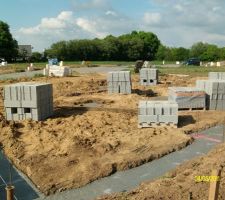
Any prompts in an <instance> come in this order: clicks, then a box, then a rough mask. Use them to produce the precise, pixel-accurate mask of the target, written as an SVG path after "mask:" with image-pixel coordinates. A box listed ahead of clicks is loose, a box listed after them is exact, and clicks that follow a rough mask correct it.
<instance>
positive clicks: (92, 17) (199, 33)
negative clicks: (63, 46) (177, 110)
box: [14, 0, 225, 50]
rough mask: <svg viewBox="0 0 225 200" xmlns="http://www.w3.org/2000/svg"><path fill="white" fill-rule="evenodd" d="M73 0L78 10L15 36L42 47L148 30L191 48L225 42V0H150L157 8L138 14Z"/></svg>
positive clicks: (106, 2)
mask: <svg viewBox="0 0 225 200" xmlns="http://www.w3.org/2000/svg"><path fill="white" fill-rule="evenodd" d="M72 1H73V2H74V8H75V9H74V10H75V11H73V12H72V11H62V12H61V13H59V15H58V16H55V17H43V18H42V19H41V20H40V23H39V24H37V25H35V26H33V27H22V28H20V29H19V30H18V31H17V32H15V34H14V35H15V37H16V39H18V41H19V43H27V44H32V45H33V46H34V47H35V49H38V50H42V49H43V48H44V47H48V46H50V45H51V44H52V43H53V42H57V41H59V40H70V39H83V38H95V37H99V38H102V37H104V36H106V35H107V34H112V35H120V34H124V33H128V32H130V31H132V30H145V31H151V32H154V33H156V34H157V35H158V37H159V39H160V40H161V41H162V43H164V44H166V45H173V46H186V47H188V46H191V45H192V44H193V43H194V42H197V41H203V40H204V41H206V42H211V43H216V44H219V45H225V38H224V37H225V36H224V35H225V26H224V25H223V24H224V20H223V19H224V15H225V1H224V0H213V1H212V0H204V3H202V1H199V0H192V1H190V0H173V1H172V2H173V4H172V5H171V2H170V1H168V0H151V3H152V2H154V6H153V7H154V9H152V7H149V9H148V8H146V9H145V12H143V10H138V8H137V9H136V15H135V17H134V16H133V15H132V13H130V14H129V12H127V13H128V14H127V15H128V16H126V15H125V14H124V13H121V12H119V11H118V10H116V9H114V8H113V7H112V6H111V4H110V1H112V0H72ZM143 1H144V0H143ZM140 2H141V0H140ZM130 3H131V4H132V1H131V2H130ZM143 13H144V14H143ZM138 16H139V17H138ZM140 16H141V17H140Z"/></svg>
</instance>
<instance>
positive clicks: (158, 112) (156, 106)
mask: <svg viewBox="0 0 225 200" xmlns="http://www.w3.org/2000/svg"><path fill="white" fill-rule="evenodd" d="M177 124H178V104H177V103H176V102H171V101H139V106H138V128H147V127H160V126H172V127H177Z"/></svg>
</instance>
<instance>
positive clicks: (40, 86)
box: [4, 82, 53, 121]
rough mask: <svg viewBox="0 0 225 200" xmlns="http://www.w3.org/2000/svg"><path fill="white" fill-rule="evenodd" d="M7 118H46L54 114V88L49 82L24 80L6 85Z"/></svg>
mask: <svg viewBox="0 0 225 200" xmlns="http://www.w3.org/2000/svg"><path fill="white" fill-rule="evenodd" d="M4 107H5V113H6V119H7V120H15V121H17V120H26V119H32V120H35V121H40V120H44V119H46V118H48V117H50V116H52V115H53V89H52V84H49V83H34V82H30V83H29V82H24V83H16V84H12V85H6V86H4Z"/></svg>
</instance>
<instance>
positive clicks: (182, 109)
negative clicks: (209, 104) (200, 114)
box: [178, 108, 206, 111]
mask: <svg viewBox="0 0 225 200" xmlns="http://www.w3.org/2000/svg"><path fill="white" fill-rule="evenodd" d="M178 110H180V111H195V110H202V111H205V110H206V108H179V109H178Z"/></svg>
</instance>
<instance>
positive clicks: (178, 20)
mask: <svg viewBox="0 0 225 200" xmlns="http://www.w3.org/2000/svg"><path fill="white" fill-rule="evenodd" d="M152 1H153V2H154V7H157V12H158V13H160V17H157V15H156V16H152V11H151V10H150V11H148V12H146V13H145V14H144V16H143V22H142V25H141V27H142V29H144V30H146V31H153V32H155V33H156V34H157V35H158V36H159V38H160V39H161V41H162V42H163V43H165V44H170V45H175V46H186V47H188V46H191V45H192V44H193V43H195V42H197V41H203V40H204V41H206V42H210V43H216V44H218V45H220V46H222V45H225V40H224V35H225V27H224V26H223V24H224V22H223V18H224V15H225V1H223V0H213V1H212V0H204V3H203V2H202V1H199V0H192V1H189V0H173V5H174V6H171V2H170V1H167V0H152ZM149 13H150V14H149ZM149 21H150V22H151V23H149Z"/></svg>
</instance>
